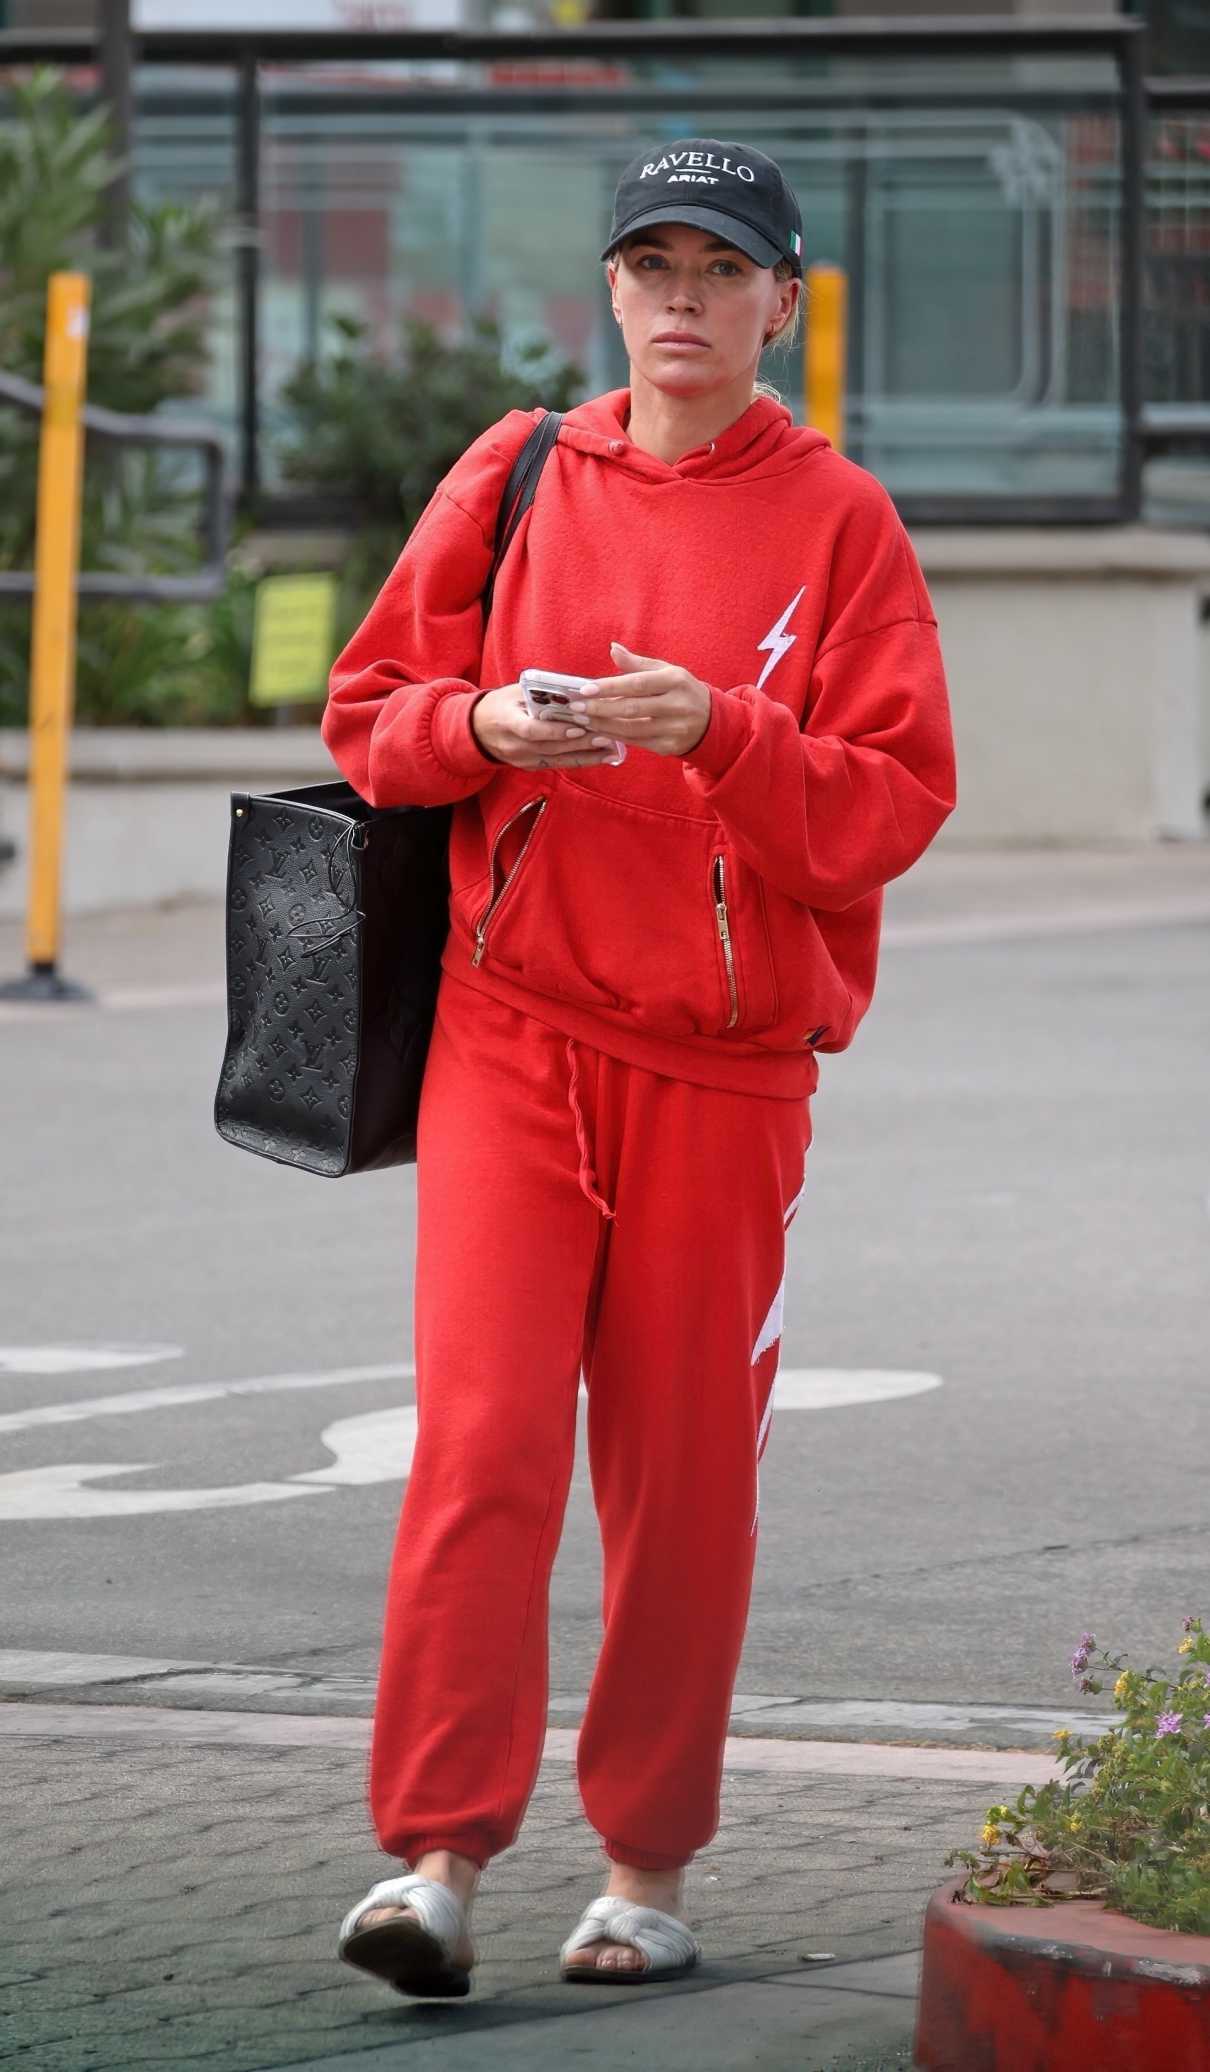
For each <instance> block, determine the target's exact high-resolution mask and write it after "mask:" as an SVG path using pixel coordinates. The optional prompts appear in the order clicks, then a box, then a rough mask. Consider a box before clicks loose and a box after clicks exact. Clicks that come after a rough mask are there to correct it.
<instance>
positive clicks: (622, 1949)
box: [571, 1942, 647, 1971]
mask: <svg viewBox="0 0 1210 2072" xmlns="http://www.w3.org/2000/svg"><path fill="white" fill-rule="evenodd" d="M571 1961H572V1965H573V1967H574V1966H576V1965H579V1967H580V1969H581V1970H582V1971H643V1970H645V1969H646V1965H647V1959H646V1958H645V1956H644V1955H643V1952H642V1951H641V1950H636V1949H635V1948H634V1947H633V1945H632V1944H630V1943H611V1942H598V1943H589V1944H588V1946H587V1948H585V1949H583V1950H578V1951H577V1952H576V1954H575V1956H574V1957H573V1958H572V1960H571Z"/></svg>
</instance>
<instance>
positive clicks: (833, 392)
mask: <svg viewBox="0 0 1210 2072" xmlns="http://www.w3.org/2000/svg"><path fill="white" fill-rule="evenodd" d="M848 286H849V283H848V277H847V275H846V273H845V270H844V268H843V267H842V266H826V265H824V264H823V263H822V262H818V263H817V264H816V265H814V266H809V267H808V268H807V279H806V297H807V324H806V336H805V340H804V344H803V387H804V402H805V410H804V415H805V417H806V421H807V423H808V424H809V425H814V427H815V429H816V431H818V432H823V433H824V434H825V435H826V436H827V438H829V439H830V440H831V442H832V445H833V446H834V447H835V449H836V451H837V453H843V452H844V449H845V372H846V367H847V364H848V315H847V309H848Z"/></svg>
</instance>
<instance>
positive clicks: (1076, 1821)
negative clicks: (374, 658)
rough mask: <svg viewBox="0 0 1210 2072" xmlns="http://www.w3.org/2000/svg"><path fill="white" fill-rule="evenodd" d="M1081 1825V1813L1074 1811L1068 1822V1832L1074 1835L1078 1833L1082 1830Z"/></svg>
mask: <svg viewBox="0 0 1210 2072" xmlns="http://www.w3.org/2000/svg"><path fill="white" fill-rule="evenodd" d="M1080 1825H1081V1823H1080V1816H1079V1814H1078V1813H1073V1814H1072V1816H1071V1818H1070V1820H1069V1821H1068V1823H1067V1832H1068V1833H1069V1834H1072V1835H1075V1834H1078V1833H1079V1831H1080Z"/></svg>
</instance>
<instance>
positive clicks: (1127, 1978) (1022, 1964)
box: [915, 1878, 1210, 2072]
mask: <svg viewBox="0 0 1210 2072" xmlns="http://www.w3.org/2000/svg"><path fill="white" fill-rule="evenodd" d="M965 1883H966V1880H965V1878H959V1879H953V1880H951V1881H950V1882H948V1883H947V1884H945V1885H943V1886H942V1887H941V1888H940V1890H939V1891H937V1892H935V1893H934V1894H933V1897H932V1899H931V1900H930V1901H929V1904H928V1908H927V1910H926V1913H925V1918H924V1968H923V1973H922V1977H921V1983H920V2004H919V2009H918V2014H917V2022H916V2046H915V2051H916V2063H917V2065H918V2066H919V2067H920V2068H921V2072H1210V1936H1205V1935H1177V1934H1176V1933H1175V1932H1174V1931H1173V1930H1171V1929H1168V1928H1147V1927H1145V1926H1144V1925H1143V1923H1142V1922H1141V1921H1131V1920H1129V1919H1128V1918H1127V1917H1126V1915H1124V1914H1115V1913H1111V1912H1110V1911H1109V1910H1108V1909H1107V1908H1105V1907H1103V1906H1101V1905H1100V1904H1099V1902H1098V1901H1096V1900H1088V1899H1079V1900H1062V1901H1060V1902H1059V1903H1058V1904H1057V1905H1056V1906H1053V1907H1027V1906H1009V1907H993V1906H972V1905H970V1904H969V1903H967V1902H966V1901H963V1900H960V1899H959V1898H958V1894H959V1893H960V1892H961V1891H962V1889H963V1887H964V1885H965Z"/></svg>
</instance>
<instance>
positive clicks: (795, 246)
mask: <svg viewBox="0 0 1210 2072" xmlns="http://www.w3.org/2000/svg"><path fill="white" fill-rule="evenodd" d="M790 250H791V251H792V252H793V254H794V257H795V258H796V259H801V258H802V239H801V238H800V236H799V235H798V232H797V231H796V230H792V231H791V232H790Z"/></svg>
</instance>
